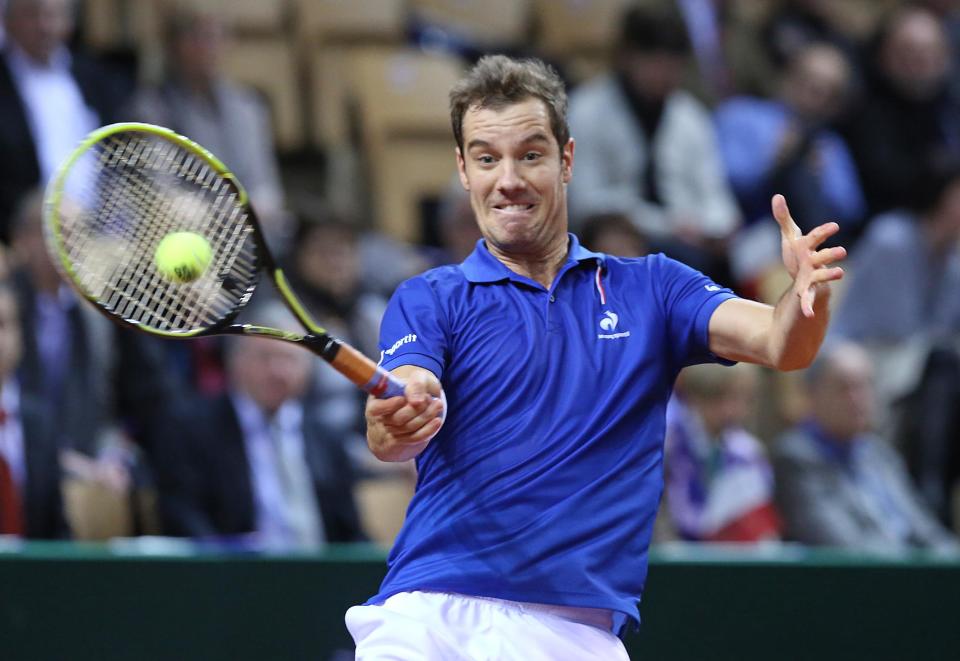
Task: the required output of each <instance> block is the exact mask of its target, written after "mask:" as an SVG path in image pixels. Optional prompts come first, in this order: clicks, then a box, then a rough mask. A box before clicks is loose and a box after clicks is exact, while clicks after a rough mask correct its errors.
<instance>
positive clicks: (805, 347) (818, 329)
mask: <svg viewBox="0 0 960 661" xmlns="http://www.w3.org/2000/svg"><path fill="white" fill-rule="evenodd" d="M773 215H774V218H776V220H777V223H778V224H779V225H780V236H781V250H782V253H783V263H784V266H785V267H786V269H787V272H788V273H789V274H790V276H791V277H792V278H793V285H792V286H791V287H790V289H788V290H787V291H786V292H785V293H784V294H783V296H781V297H780V300H779V302H778V303H777V305H776V306H769V305H765V304H763V303H757V302H755V301H748V300H744V299H731V300H728V301H725V302H723V303H721V304H720V305H719V306H718V307H717V309H716V311H715V312H714V313H713V316H712V317H711V318H710V330H709V332H710V350H711V351H712V352H713V353H714V354H716V355H718V356H721V357H723V358H727V359H729V360H736V361H744V362H750V363H757V364H759V365H765V366H767V367H773V368H776V369H779V370H795V369H802V368H804V367H807V366H808V365H810V363H811V362H813V359H814V358H815V357H816V355H817V351H818V350H819V348H820V344H821V343H822V342H823V338H824V336H825V335H826V332H827V322H828V321H829V318H830V310H829V302H830V285H829V283H830V282H832V281H834V280H839V279H840V278H842V277H843V269H841V268H840V267H837V266H831V265H832V264H833V263H834V262H836V261H838V260H841V259H843V258H844V257H845V256H846V254H847V253H846V250H845V249H844V248H842V247H834V248H822V249H821V248H820V245H821V244H822V243H823V242H824V241H825V240H826V239H828V238H829V237H830V236H832V235H834V234H836V233H837V231H838V230H839V229H840V227H839V225H837V223H832V222H831V223H825V224H823V225H820V226H818V227H816V228H814V229H813V230H811V231H810V233H809V234H806V235H804V234H803V233H802V232H801V231H800V228H799V227H797V224H796V223H795V222H794V221H793V218H792V217H791V216H790V211H789V210H788V209H787V203H786V201H785V200H784V199H783V196H782V195H775V196H774V198H773Z"/></svg>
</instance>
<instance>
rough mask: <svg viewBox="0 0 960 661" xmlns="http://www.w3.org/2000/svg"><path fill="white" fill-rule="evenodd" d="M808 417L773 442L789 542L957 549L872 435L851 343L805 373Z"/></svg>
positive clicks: (865, 366) (869, 379)
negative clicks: (808, 406) (790, 540)
mask: <svg viewBox="0 0 960 661" xmlns="http://www.w3.org/2000/svg"><path fill="white" fill-rule="evenodd" d="M805 377H806V380H805V381H806V386H807V390H808V395H809V400H810V411H809V418H808V419H807V420H806V421H805V422H803V423H802V424H800V425H798V426H797V427H796V428H794V429H792V430H790V431H789V432H787V433H786V434H785V435H784V436H783V437H782V438H781V439H779V441H778V442H777V444H776V446H775V448H774V452H773V456H774V467H775V470H776V479H777V504H778V506H779V509H780V512H781V514H782V515H783V517H784V522H785V525H786V532H787V534H788V535H789V537H790V538H791V539H794V540H797V541H800V542H803V543H806V544H816V545H824V546H840V547H850V548H861V549H874V550H900V549H907V548H914V547H923V548H936V549H944V550H948V549H949V550H953V551H956V550H958V548H960V547H958V545H957V542H956V540H955V539H954V538H953V537H952V536H951V535H950V534H949V533H948V532H947V530H946V529H944V528H943V527H942V526H941V525H940V524H939V523H938V522H937V520H936V519H935V518H934V517H933V516H932V515H931V514H929V513H928V512H927V511H926V509H924V506H923V505H922V504H921V501H920V498H919V496H918V494H917V493H916V491H915V490H914V487H913V485H912V483H911V482H910V477H909V475H908V474H907V471H906V467H905V466H904V464H903V461H902V459H901V458H900V455H899V454H898V453H897V452H896V451H895V450H894V449H893V448H891V447H889V446H888V445H886V443H885V442H884V441H883V440H881V439H880V438H879V437H878V436H877V435H876V434H875V433H874V432H873V431H872V423H873V413H874V391H873V374H872V369H871V366H870V358H869V356H868V354H867V353H866V352H865V351H864V350H863V349H862V348H861V347H860V346H858V345H855V344H844V343H841V344H836V345H833V346H832V347H827V348H825V350H823V351H821V354H820V357H819V358H818V359H817V360H816V361H815V362H814V364H813V366H812V367H811V368H810V369H809V370H808V371H807V373H806V375H805Z"/></svg>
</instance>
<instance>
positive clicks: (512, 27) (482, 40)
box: [410, 0, 530, 49]
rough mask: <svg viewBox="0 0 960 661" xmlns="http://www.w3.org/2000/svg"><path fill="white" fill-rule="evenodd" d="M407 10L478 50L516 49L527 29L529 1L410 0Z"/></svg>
mask: <svg viewBox="0 0 960 661" xmlns="http://www.w3.org/2000/svg"><path fill="white" fill-rule="evenodd" d="M410 13H411V15H412V17H413V18H414V19H415V21H416V23H417V24H419V25H420V26H424V25H429V26H432V27H434V28H437V29H438V30H441V31H443V32H445V33H447V34H448V35H449V37H450V38H452V39H454V40H456V41H461V42H465V43H468V44H470V45H472V46H475V47H478V48H480V49H495V48H511V49H513V48H519V47H521V46H522V45H523V43H524V42H525V41H526V39H527V37H528V34H529V31H530V0H410Z"/></svg>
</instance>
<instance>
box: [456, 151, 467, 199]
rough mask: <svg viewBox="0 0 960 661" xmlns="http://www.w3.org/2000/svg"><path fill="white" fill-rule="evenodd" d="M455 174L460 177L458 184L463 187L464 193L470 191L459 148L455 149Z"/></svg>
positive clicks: (465, 166) (465, 167)
mask: <svg viewBox="0 0 960 661" xmlns="http://www.w3.org/2000/svg"><path fill="white" fill-rule="evenodd" d="M456 151H457V174H458V175H459V176H460V183H461V184H462V185H463V189H464V190H466V191H469V190H470V182H469V181H468V180H467V164H466V163H465V162H464V160H463V153H462V152H461V151H460V148H459V147H457V150H456Z"/></svg>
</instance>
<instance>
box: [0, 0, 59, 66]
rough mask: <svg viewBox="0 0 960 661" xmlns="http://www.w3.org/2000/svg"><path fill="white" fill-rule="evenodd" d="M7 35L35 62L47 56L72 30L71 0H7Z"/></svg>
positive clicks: (45, 58) (48, 58) (47, 59)
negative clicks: (8, 5) (8, 2)
mask: <svg viewBox="0 0 960 661" xmlns="http://www.w3.org/2000/svg"><path fill="white" fill-rule="evenodd" d="M9 1H10V2H11V4H10V8H9V10H8V11H7V15H6V30H7V34H8V35H9V36H10V37H11V38H12V39H13V41H15V42H16V43H17V45H18V46H19V47H20V48H22V49H23V51H24V52H25V53H26V54H27V55H29V56H30V57H31V58H33V59H34V60H37V61H38V62H43V63H46V62H49V60H50V56H51V55H53V53H54V52H55V51H56V50H57V48H59V47H60V46H62V45H63V44H64V43H65V42H66V41H67V39H69V38H70V34H71V32H73V17H72V15H71V12H72V7H73V4H72V2H71V0H9Z"/></svg>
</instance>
